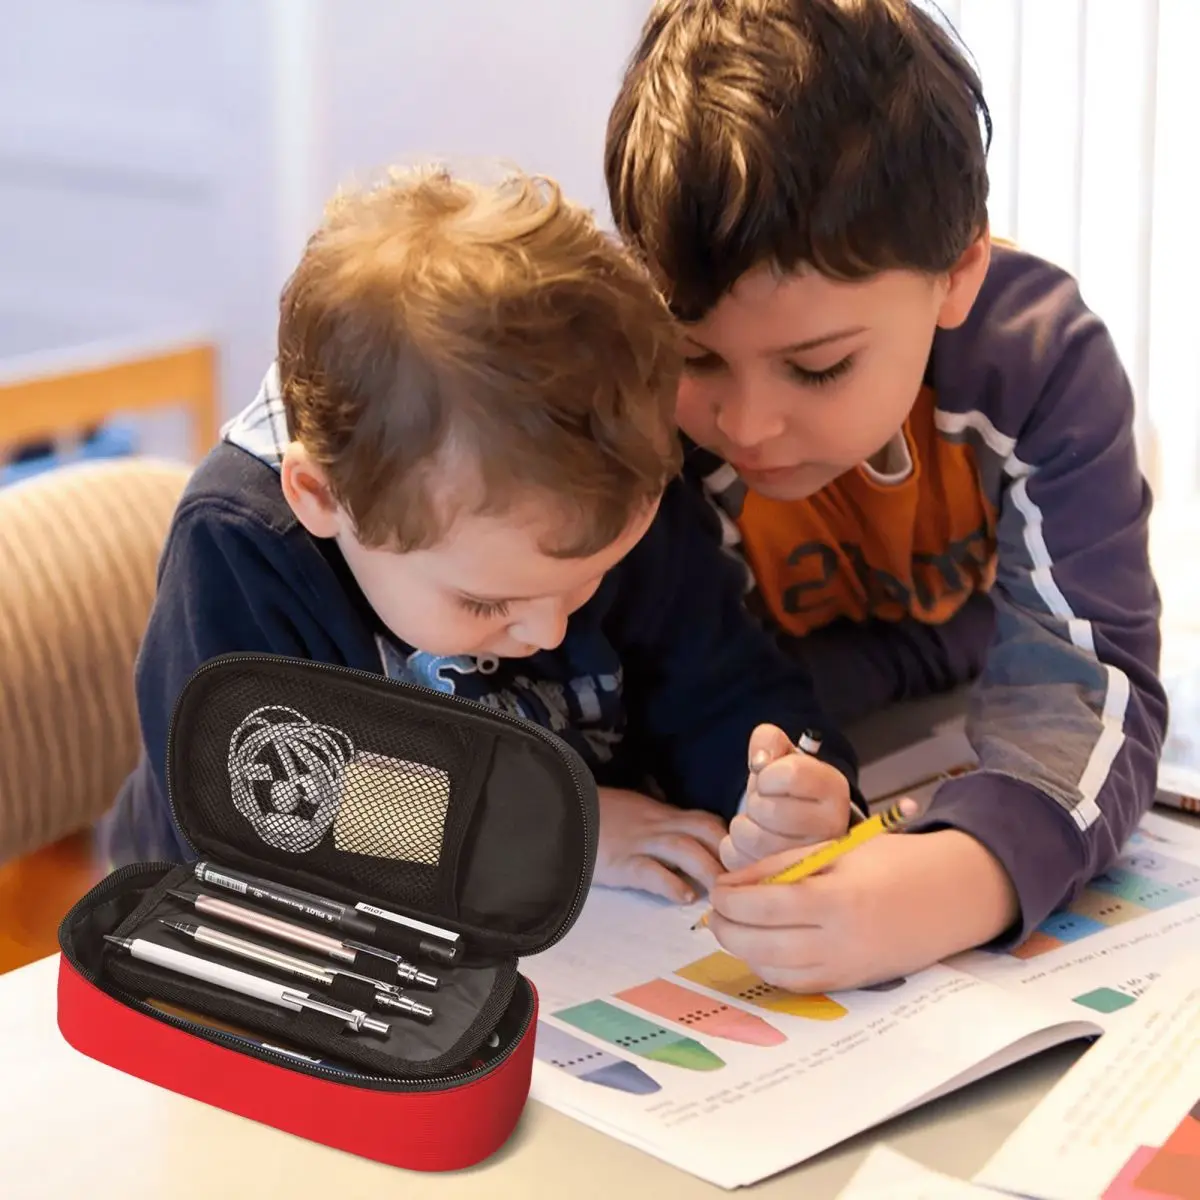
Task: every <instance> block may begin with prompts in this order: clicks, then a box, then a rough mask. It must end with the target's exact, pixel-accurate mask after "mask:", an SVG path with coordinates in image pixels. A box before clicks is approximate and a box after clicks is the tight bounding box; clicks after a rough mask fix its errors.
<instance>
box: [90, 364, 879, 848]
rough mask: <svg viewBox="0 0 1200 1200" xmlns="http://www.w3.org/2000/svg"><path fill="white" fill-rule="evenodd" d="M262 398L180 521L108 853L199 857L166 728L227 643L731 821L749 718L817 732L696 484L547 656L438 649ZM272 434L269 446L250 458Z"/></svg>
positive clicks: (215, 455) (671, 501)
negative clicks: (393, 609) (304, 485)
mask: <svg viewBox="0 0 1200 1200" xmlns="http://www.w3.org/2000/svg"><path fill="white" fill-rule="evenodd" d="M270 379H271V377H270V376H269V377H268V385H266V388H265V390H268V389H269V386H270ZM268 399H270V397H268ZM263 403H264V398H263V396H262V395H261V394H260V397H259V400H258V401H256V405H257V406H258V407H257V408H253V407H252V409H249V410H247V413H246V414H243V417H242V418H240V419H239V422H238V423H235V425H234V427H233V428H232V430H231V433H230V434H229V435H227V436H230V437H233V438H235V439H237V438H238V431H239V429H240V430H241V431H242V432H243V433H245V431H246V430H247V429H249V431H250V432H249V434H248V435H246V436H242V437H241V438H240V440H241V442H242V444H241V445H235V444H232V443H231V442H230V441H228V440H226V441H225V442H223V443H222V444H221V445H219V446H218V447H217V448H216V449H214V450H213V451H212V453H211V454H210V455H209V456H208V458H207V459H206V460H205V461H204V462H203V463H201V464H200V466H199V467H198V468H197V470H196V472H195V474H194V475H193V477H192V479H191V480H190V481H189V485H188V487H187V489H186V491H185V493H184V495H183V497H182V499H181V501H180V504H179V507H178V510H177V512H176V514H175V517H174V521H173V523H172V527H171V530H170V533H169V536H168V540H167V544H166V547H165V550H164V553H163V557H162V559H161V562H160V566H159V576H158V592H157V597H156V599H155V603H154V607H153V611H152V613H151V616H150V621H149V626H148V628H147V630H146V634H145V639H144V641H143V644H142V647H141V651H140V653H139V657H138V662H137V669H136V690H137V703H138V711H139V714H140V720H141V729H142V737H143V742H144V753H143V756H142V761H141V762H140V763H139V765H138V766H137V768H136V769H135V770H134V772H133V773H132V775H131V776H130V777H129V779H128V780H127V782H126V783H125V785H124V787H123V789H122V791H121V793H120V795H119V797H118V798H117V802H116V804H115V806H114V808H113V810H112V812H111V813H110V814H109V815H108V817H107V818H106V820H105V822H104V825H103V830H102V835H103V842H104V844H105V849H106V851H107V853H108V856H109V860H110V862H111V863H112V865H114V866H118V865H122V864H124V863H128V862H134V861H148V860H154V861H164V860H165V861H177V860H186V859H188V858H190V857H192V855H191V852H190V851H189V850H188V848H187V846H186V845H185V843H184V842H183V841H182V838H181V836H180V835H179V833H178V831H177V829H176V828H175V825H174V822H173V820H172V817H171V814H170V811H169V807H168V804H167V800H166V790H165V783H164V760H165V755H166V743H167V729H168V725H169V722H170V717H171V711H172V708H173V706H174V704H175V700H176V697H177V696H178V694H179V692H180V690H181V689H182V688H183V685H184V684H185V683H186V682H187V679H188V677H189V676H190V675H191V674H192V672H193V671H194V670H195V669H196V668H197V667H198V666H200V665H201V664H202V663H204V662H205V661H206V660H208V659H211V658H214V657H215V656H217V655H219V654H224V653H228V652H232V651H255V652H263V653H270V654H280V655H289V656H293V657H298V658H304V659H310V660H315V661H319V662H326V663H334V664H340V665H344V666H348V667H354V668H358V669H360V670H367V671H373V672H377V673H381V674H386V675H388V676H390V677H393V678H399V679H405V680H407V681H409V682H416V683H419V684H424V685H425V686H430V687H434V688H437V689H439V690H441V691H445V692H450V693H456V694H458V695H461V696H465V697H468V698H470V699H473V700H478V701H481V702H483V703H485V704H489V705H492V706H494V707H498V708H503V709H507V710H508V711H509V712H511V713H513V714H515V715H518V716H522V717H525V718H526V719H528V720H530V721H533V722H536V723H537V724H539V725H542V726H544V727H546V728H548V729H550V730H552V731H554V732H555V733H557V734H558V735H559V736H560V737H562V738H564V739H565V740H566V741H568V742H569V743H570V744H571V745H572V746H574V747H575V749H576V750H578V751H579V752H580V753H581V754H582V755H583V757H584V759H585V761H586V762H587V763H588V766H589V767H590V768H591V769H592V772H593V774H594V776H595V778H596V782H597V783H598V784H599V785H600V786H612V787H629V788H634V789H638V790H647V788H648V780H653V782H654V784H657V788H658V789H659V790H660V792H661V794H662V795H663V797H664V798H665V799H666V800H668V801H669V802H671V803H673V804H676V805H679V806H680V807H685V808H698V809H707V810H709V811H711V812H714V813H718V814H720V815H721V816H722V817H725V818H727V819H728V818H729V817H731V816H732V815H733V814H734V813H735V812H736V811H737V807H738V804H739V802H740V800H741V796H742V793H743V791H744V788H745V784H746V774H747V771H746V756H747V744H748V739H749V737H750V733H751V731H752V730H753V729H754V727H755V726H756V725H758V724H760V723H762V722H771V723H773V724H776V725H779V726H781V727H782V728H783V729H784V730H786V731H787V732H788V733H790V734H791V735H792V736H793V737H795V736H798V734H799V732H800V731H801V730H802V729H805V728H808V727H811V726H816V727H819V728H822V729H825V728H826V726H825V722H824V721H823V719H822V716H821V713H820V712H819V711H818V709H817V704H816V700H815V697H814V693H813V690H812V687H811V685H810V683H809V681H808V678H807V676H806V675H805V674H804V673H803V670H802V668H801V667H799V666H798V665H797V664H795V663H794V662H792V661H789V659H788V657H787V656H786V655H784V654H783V653H782V651H781V650H780V649H779V648H778V647H777V645H776V643H775V641H774V639H773V637H772V636H771V635H770V634H769V633H767V632H766V631H765V630H764V629H763V628H762V627H760V626H759V625H758V624H757V623H755V621H754V620H753V618H752V617H750V616H749V614H748V613H747V611H746V609H745V607H744V605H743V596H744V589H745V573H744V568H742V567H741V566H740V565H739V564H738V563H737V562H736V561H735V560H734V559H733V558H731V557H730V556H729V555H728V554H727V553H726V552H725V551H724V550H723V549H722V548H721V545H720V540H719V536H720V535H719V527H718V525H717V521H716V518H715V516H714V514H713V513H712V511H711V509H710V508H709V507H708V506H707V504H706V503H705V501H704V500H703V499H702V498H700V497H699V496H698V495H697V494H696V493H695V492H693V491H692V489H690V488H689V487H687V486H685V485H683V484H682V483H679V482H676V483H673V484H672V485H671V486H670V487H669V488H668V489H667V492H666V495H665V496H664V498H663V502H662V505H661V508H660V511H659V513H658V516H657V517H656V519H655V521H654V523H653V524H652V525H651V527H650V530H649V532H648V533H647V534H646V536H645V537H644V538H643V539H642V541H641V542H640V543H639V544H638V545H637V546H636V547H635V548H634V550H633V551H632V552H631V553H630V554H629V555H628V556H627V557H626V558H625V559H624V560H623V561H622V562H621V563H619V564H618V565H617V566H616V567H615V568H614V569H613V570H612V571H610V572H609V573H608V574H607V575H606V576H605V577H604V579H603V581H602V582H601V585H600V587H599V589H598V590H597V592H596V593H595V595H594V596H593V597H592V598H591V599H590V600H589V601H588V602H587V603H586V604H585V605H584V606H583V607H582V608H580V609H579V610H578V611H577V612H575V613H574V614H573V615H572V616H571V619H570V621H569V623H568V628H567V634H566V637H565V639H564V641H563V643H562V644H561V645H560V646H559V647H558V648H557V649H555V650H551V651H541V652H539V653H537V654H535V655H533V656H531V657H529V658H522V659H502V660H498V661H497V660H494V659H493V660H490V661H488V660H482V659H481V660H479V661H476V660H475V659H474V658H470V657H466V656H460V657H455V658H435V657H433V656H431V655H428V654H423V653H421V652H420V651H419V650H417V649H415V648H414V647H411V646H406V645H404V644H402V643H401V642H399V641H398V640H397V639H396V638H395V637H394V636H393V635H392V634H391V633H390V632H389V631H388V630H387V629H386V628H384V626H383V625H382V623H381V622H380V621H379V619H378V617H377V616H376V615H375V613H374V611H373V610H372V609H371V607H370V606H369V605H368V604H367V602H366V600H365V599H364V597H363V595H362V593H361V591H360V590H359V588H358V586H357V585H356V583H355V581H354V578H353V576H352V575H351V573H350V571H349V570H348V568H347V566H346V563H345V561H344V559H343V558H342V555H341V552H340V551H339V550H338V548H337V545H336V543H334V542H333V541H332V540H325V539H317V538H314V537H312V535H310V534H309V533H308V532H307V530H305V529H304V527H303V526H302V525H300V523H299V522H298V521H297V520H296V518H295V516H294V515H293V513H292V511H291V509H290V507H289V506H288V504H287V502H286V500H285V499H284V496H283V492H282V488H281V485H280V477H279V472H278V469H277V461H278V452H279V449H280V442H281V438H280V436H279V433H280V431H279V428H278V420H277V414H276V416H275V419H274V420H273V419H272V416H271V414H270V413H268V412H267V411H266V410H265V409H264V408H263ZM255 414H257V415H255ZM271 431H273V432H274V447H273V448H272V447H271V446H270V445H267V446H266V447H265V448H262V449H261V451H260V452H257V453H256V452H255V448H256V447H262V446H263V439H262V436H261V435H262V434H264V433H270V432H271ZM256 439H257V440H256ZM267 440H268V442H269V441H270V438H268V439H267ZM822 757H823V758H825V759H826V760H827V761H830V762H833V763H834V764H835V765H836V766H838V768H839V769H840V770H842V771H843V773H845V774H846V776H847V777H848V778H849V779H850V780H851V783H852V784H853V783H854V781H855V779H856V763H855V760H854V756H853V752H852V750H851V748H850V746H849V744H848V743H847V742H846V741H845V739H844V738H843V737H841V736H840V735H839V734H837V733H836V732H834V731H833V730H829V731H828V733H827V736H826V740H825V745H824V748H823V750H822Z"/></svg>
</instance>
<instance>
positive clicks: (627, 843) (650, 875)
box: [594, 787, 725, 904]
mask: <svg viewBox="0 0 1200 1200" xmlns="http://www.w3.org/2000/svg"><path fill="white" fill-rule="evenodd" d="M599 795H600V846H599V851H598V853H597V856H596V870H595V874H594V879H595V881H596V882H597V883H599V884H604V885H606V886H608V887H630V888H640V889H641V890H642V891H644V892H652V893H653V894H654V895H656V896H665V897H666V898H667V899H668V900H674V901H675V902H676V903H678V904H691V903H692V901H693V900H695V899H696V887H695V886H694V885H695V884H699V886H700V888H701V890H703V891H708V890H709V889H710V888H711V887H712V884H713V880H714V879H716V877H717V876H718V875H719V874H720V873H721V863H720V861H719V860H718V859H717V847H718V846H719V845H720V844H721V838H722V837H723V836H724V834H725V823H724V822H723V821H722V820H721V819H720V818H719V817H716V816H714V815H713V814H712V813H708V812H696V811H689V810H687V809H682V808H674V807H673V806H672V805H670V804H663V803H662V802H661V801H659V800H652V799H651V798H650V797H649V796H643V795H641V793H639V792H628V791H625V790H624V789H623V788H605V787H602V788H600V789H599ZM689 880H690V881H693V882H689Z"/></svg>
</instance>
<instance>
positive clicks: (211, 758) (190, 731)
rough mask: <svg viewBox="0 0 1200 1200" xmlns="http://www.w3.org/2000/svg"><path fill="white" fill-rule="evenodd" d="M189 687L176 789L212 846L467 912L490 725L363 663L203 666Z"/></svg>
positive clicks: (239, 857)
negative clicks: (468, 861) (461, 871)
mask: <svg viewBox="0 0 1200 1200" xmlns="http://www.w3.org/2000/svg"><path fill="white" fill-rule="evenodd" d="M188 699H189V703H188V704H186V705H184V706H181V710H180V713H179V714H178V719H177V723H176V727H175V729H174V732H173V735H172V756H171V764H170V769H171V778H172V794H173V798H174V804H175V810H176V816H177V819H178V820H179V821H180V824H181V827H182V828H183V831H184V833H185V835H186V836H187V837H188V840H189V841H191V842H192V844H193V845H194V846H196V847H197V848H198V849H199V850H200V851H201V852H202V853H206V854H224V855H225V856H226V857H230V858H232V859H234V860H235V861H244V862H249V861H253V862H255V863H257V864H260V865H261V864H266V863H269V864H273V865H275V866H277V867H280V868H282V869H283V870H284V871H285V872H287V873H288V874H289V875H290V874H293V873H296V872H301V873H303V875H304V876H306V877H307V882H308V883H309V884H310V885H311V884H312V881H313V880H314V879H320V880H321V881H323V882H324V883H325V884H326V885H327V884H328V883H329V882H340V883H342V884H343V885H345V886H353V889H354V892H355V894H356V895H357V896H360V897H361V896H371V897H374V898H375V899H377V900H379V901H386V900H392V901H394V902H396V903H398V904H400V905H404V906H408V907H414V908H418V909H421V910H422V911H425V912H430V913H441V914H443V915H446V916H454V915H455V901H454V895H453V888H454V881H455V874H456V868H457V862H458V856H459V854H460V852H461V848H462V843H463V839H464V836H465V834H466V831H467V828H468V826H469V824H470V821H471V816H472V813H473V811H474V808H475V805H476V803H477V802H478V799H479V794H480V791H481V789H482V785H483V781H484V779H485V777H486V774H487V770H488V766H489V764H490V762H491V757H492V751H493V744H494V733H493V732H492V731H491V730H490V729H488V728H487V727H486V725H484V724H483V723H482V722H476V723H473V722H471V721H469V720H463V719H455V720H453V721H451V720H448V719H445V718H444V717H442V716H440V715H439V714H438V713H436V712H434V711H425V710H424V709H422V708H421V707H420V706H419V705H417V704H415V703H414V704H413V705H411V706H405V707H402V708H399V709H398V707H397V698H396V696H395V695H394V694H393V695H388V696H386V697H385V696H384V695H381V693H380V691H379V690H378V689H377V688H372V687H368V686H365V681H360V680H358V679H356V678H355V677H354V676H352V675H349V674H347V673H336V672H332V671H328V672H320V671H313V670H297V669H296V667H295V665H294V664H289V663H288V662H287V661H286V660H270V659H248V660H246V661H245V663H244V665H239V666H238V667H237V668H236V669H229V668H228V667H226V668H225V669H223V670H221V671H214V672H213V673H212V676H211V679H210V680H205V679H204V676H200V677H198V679H197V681H196V684H195V685H194V687H193V688H190V689H189V693H188ZM398 712H399V713H400V715H399V716H398V715H397V714H398ZM455 717H456V718H458V713H455ZM301 886H303V884H302V885H301ZM315 890H318V891H321V890H327V888H326V889H322V888H316V889H315Z"/></svg>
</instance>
